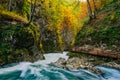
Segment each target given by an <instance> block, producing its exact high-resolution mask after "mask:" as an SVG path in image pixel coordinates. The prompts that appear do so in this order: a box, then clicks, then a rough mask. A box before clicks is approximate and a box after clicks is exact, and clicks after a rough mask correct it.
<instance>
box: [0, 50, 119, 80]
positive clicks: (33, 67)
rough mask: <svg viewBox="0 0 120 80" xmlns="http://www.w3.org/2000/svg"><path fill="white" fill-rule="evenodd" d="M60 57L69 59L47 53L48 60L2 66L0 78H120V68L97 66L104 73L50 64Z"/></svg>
mask: <svg viewBox="0 0 120 80" xmlns="http://www.w3.org/2000/svg"><path fill="white" fill-rule="evenodd" d="M60 57H62V58H65V59H67V58H68V56H66V52H64V53H63V54H58V53H50V54H45V58H46V60H41V61H37V62H35V63H30V62H21V63H14V64H9V65H6V66H4V67H1V68H0V80H120V70H117V69H113V68H107V67H100V66H96V68H97V69H100V70H101V71H102V74H99V75H97V74H95V73H92V72H89V71H87V70H83V69H80V70H72V71H68V70H65V69H61V68H57V67H54V66H50V65H48V64H49V63H51V62H55V61H57V60H58V59H59V58H60Z"/></svg>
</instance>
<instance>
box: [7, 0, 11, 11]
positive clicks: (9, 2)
mask: <svg viewBox="0 0 120 80" xmlns="http://www.w3.org/2000/svg"><path fill="white" fill-rule="evenodd" d="M11 6H12V0H9V8H8V9H9V11H11Z"/></svg>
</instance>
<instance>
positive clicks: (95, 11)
mask: <svg viewBox="0 0 120 80" xmlns="http://www.w3.org/2000/svg"><path fill="white" fill-rule="evenodd" d="M93 6H94V15H93V16H94V18H96V13H97V7H96V4H95V0H93Z"/></svg>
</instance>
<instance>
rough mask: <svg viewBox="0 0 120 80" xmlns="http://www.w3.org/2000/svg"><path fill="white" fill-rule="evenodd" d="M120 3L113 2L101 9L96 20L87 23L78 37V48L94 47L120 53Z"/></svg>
mask: <svg viewBox="0 0 120 80" xmlns="http://www.w3.org/2000/svg"><path fill="white" fill-rule="evenodd" d="M119 4H120V1H117V0H116V1H111V2H110V3H108V4H107V5H105V6H104V7H103V8H102V9H100V10H99V11H98V13H97V16H96V19H93V20H92V21H91V22H86V23H85V24H84V27H83V28H82V30H81V31H80V32H79V33H78V36H77V37H76V43H75V45H76V46H82V45H92V46H95V47H99V48H102V49H107V50H109V49H110V50H112V51H113V52H115V53H116V52H117V53H119V51H120V23H119V22H120V5H119Z"/></svg>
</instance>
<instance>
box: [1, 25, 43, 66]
mask: <svg viewBox="0 0 120 80" xmlns="http://www.w3.org/2000/svg"><path fill="white" fill-rule="evenodd" d="M0 26H3V27H2V28H1V29H0V37H1V38H0V65H4V64H8V63H14V62H20V61H31V62H34V61H37V60H41V59H44V57H43V54H42V52H41V49H40V47H39V43H37V41H38V39H36V38H37V37H39V36H37V35H38V34H39V31H38V30H37V29H35V28H36V26H32V25H30V26H26V25H25V24H22V23H21V24H15V25H13V24H9V25H5V24H4V25H0ZM35 31H36V32H35ZM37 31H38V32H37Z"/></svg>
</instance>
